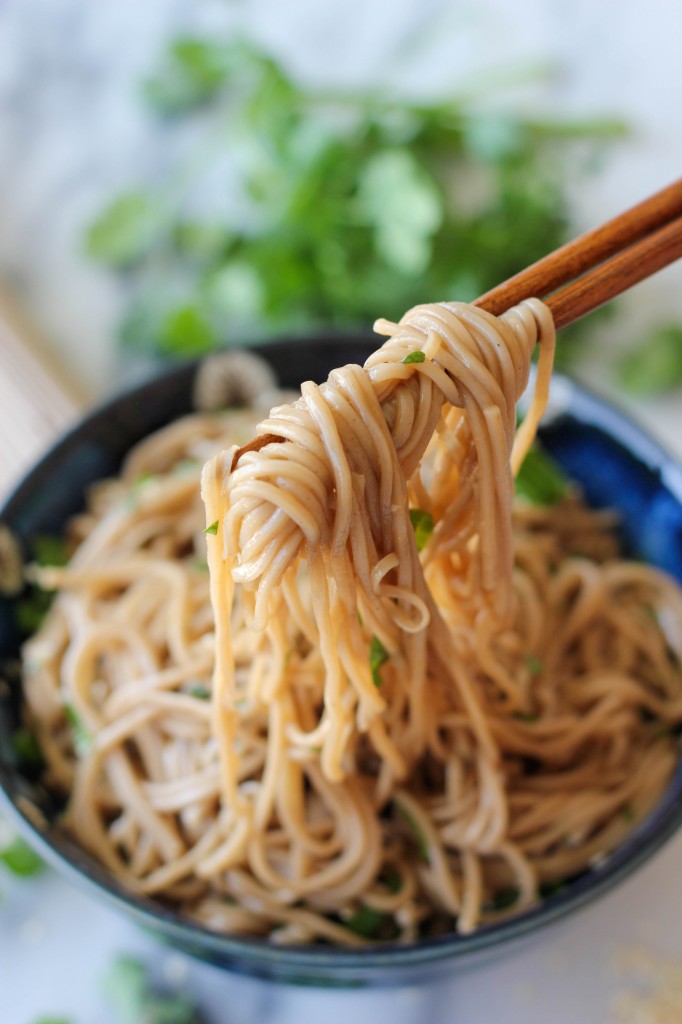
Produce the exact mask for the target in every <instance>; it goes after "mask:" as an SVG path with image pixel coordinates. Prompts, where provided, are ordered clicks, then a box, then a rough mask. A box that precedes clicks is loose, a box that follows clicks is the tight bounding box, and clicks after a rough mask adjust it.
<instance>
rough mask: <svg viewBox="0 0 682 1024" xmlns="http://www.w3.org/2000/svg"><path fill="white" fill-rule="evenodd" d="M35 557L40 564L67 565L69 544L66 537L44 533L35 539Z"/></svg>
mask: <svg viewBox="0 0 682 1024" xmlns="http://www.w3.org/2000/svg"><path fill="white" fill-rule="evenodd" d="M32 547H33V557H34V558H35V560H36V562H37V563H38V565H66V563H67V562H68V560H69V546H68V543H67V540H66V538H65V537H53V536H51V535H50V534H42V535H41V536H39V537H34V539H33V544H32Z"/></svg>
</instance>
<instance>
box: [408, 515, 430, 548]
mask: <svg viewBox="0 0 682 1024" xmlns="http://www.w3.org/2000/svg"><path fill="white" fill-rule="evenodd" d="M410 522H411V523H412V528H413V530H414V537H415V540H416V542H417V551H422V550H423V549H424V548H425V547H426V544H427V542H428V539H429V537H430V536H431V534H432V533H433V516H432V515H431V513H430V512H425V511H424V509H423V508H411V509H410Z"/></svg>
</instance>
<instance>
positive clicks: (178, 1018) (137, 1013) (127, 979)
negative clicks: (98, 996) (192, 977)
mask: <svg viewBox="0 0 682 1024" xmlns="http://www.w3.org/2000/svg"><path fill="white" fill-rule="evenodd" d="M104 990H105V993H106V995H107V998H108V999H109V1000H110V1001H111V1003H112V1004H113V1006H114V1007H115V1009H116V1010H117V1012H118V1014H119V1015H120V1018H121V1021H122V1022H123V1021H125V1022H130V1024H199V1013H198V1010H197V1008H196V1006H194V1004H193V1003H192V1002H191V1001H190V1000H189V999H188V998H187V997H186V996H184V995H161V994H159V993H157V992H155V991H154V990H153V988H152V986H151V984H150V982H149V977H148V974H147V970H146V968H145V966H144V964H142V963H140V962H139V960H135V959H134V958H133V957H128V956H122V957H118V959H117V960H116V961H115V962H114V963H113V964H112V966H111V967H110V968H109V971H108V972H107V974H106V975H105V978H104Z"/></svg>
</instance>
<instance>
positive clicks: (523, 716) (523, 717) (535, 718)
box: [514, 711, 540, 722]
mask: <svg viewBox="0 0 682 1024" xmlns="http://www.w3.org/2000/svg"><path fill="white" fill-rule="evenodd" d="M514 718H516V719H517V720H518V721H519V722H539V721H540V716H539V715H535V714H529V713H526V712H525V711H515V712H514Z"/></svg>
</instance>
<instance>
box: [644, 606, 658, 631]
mask: <svg viewBox="0 0 682 1024" xmlns="http://www.w3.org/2000/svg"><path fill="white" fill-rule="evenodd" d="M642 608H643V609H644V614H645V615H646V617H647V618H648V619H651V621H652V622H655V623H656V625H657V626H658V624H659V622H658V612H657V611H656V609H655V608H654V606H653V605H652V604H649V602H648V601H645V602H644V604H643V605H642Z"/></svg>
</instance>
